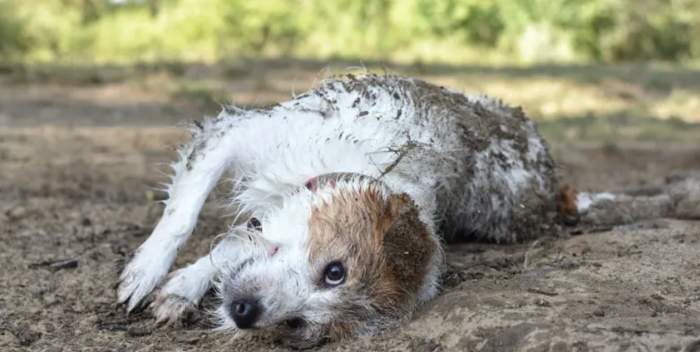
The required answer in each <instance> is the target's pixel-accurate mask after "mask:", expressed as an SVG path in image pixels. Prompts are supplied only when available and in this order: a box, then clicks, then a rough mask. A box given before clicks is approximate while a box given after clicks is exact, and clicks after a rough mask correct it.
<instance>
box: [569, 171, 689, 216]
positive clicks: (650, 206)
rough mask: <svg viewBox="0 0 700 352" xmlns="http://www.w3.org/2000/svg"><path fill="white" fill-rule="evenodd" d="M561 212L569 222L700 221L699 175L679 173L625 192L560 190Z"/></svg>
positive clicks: (570, 188)
mask: <svg viewBox="0 0 700 352" xmlns="http://www.w3.org/2000/svg"><path fill="white" fill-rule="evenodd" d="M557 207H558V213H559V215H560V217H561V219H562V221H563V222H564V224H566V225H576V224H581V225H594V226H619V225H626V224H631V223H635V222H639V221H645V220H655V219H661V218H667V219H682V220H700V176H695V175H690V174H676V175H672V176H669V177H667V178H666V183H665V184H664V185H661V186H658V187H649V188H642V189H635V190H628V191H622V192H602V193H592V192H578V191H576V190H575V189H574V188H572V187H570V186H569V185H563V186H561V187H560V189H559V198H558V201H557Z"/></svg>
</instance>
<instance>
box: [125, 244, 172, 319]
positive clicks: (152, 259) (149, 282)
mask: <svg viewBox="0 0 700 352" xmlns="http://www.w3.org/2000/svg"><path fill="white" fill-rule="evenodd" d="M148 248H149V247H148V246H147V245H146V244H144V245H142V246H141V248H139V249H138V250H137V251H136V252H135V253H134V254H132V255H131V257H130V258H129V259H128V261H127V262H126V263H125V265H124V267H123V269H122V270H121V272H120V273H119V280H118V283H117V304H120V305H126V310H127V312H132V311H134V310H135V309H137V308H139V309H140V308H143V307H144V306H145V305H147V304H145V303H146V298H147V297H148V296H149V295H150V294H151V292H152V291H153V289H154V288H155V287H156V286H157V285H158V284H159V283H160V282H161V281H162V280H163V278H165V276H166V275H167V273H168V269H169V268H170V264H171V263H170V260H168V258H167V257H166V256H165V255H164V253H163V252H158V251H150V250H148ZM151 252H155V253H151Z"/></svg>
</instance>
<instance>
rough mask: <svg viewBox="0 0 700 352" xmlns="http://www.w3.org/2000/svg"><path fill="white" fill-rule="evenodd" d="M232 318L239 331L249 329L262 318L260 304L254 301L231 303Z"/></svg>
mask: <svg viewBox="0 0 700 352" xmlns="http://www.w3.org/2000/svg"><path fill="white" fill-rule="evenodd" d="M231 317H232V318H233V321H234V322H235V323H236V326H237V327H238V328H239V329H249V328H251V327H253V324H255V322H256V321H257V320H258V317H260V304H258V302H257V301H255V300H252V299H242V300H238V301H234V302H233V303H231Z"/></svg>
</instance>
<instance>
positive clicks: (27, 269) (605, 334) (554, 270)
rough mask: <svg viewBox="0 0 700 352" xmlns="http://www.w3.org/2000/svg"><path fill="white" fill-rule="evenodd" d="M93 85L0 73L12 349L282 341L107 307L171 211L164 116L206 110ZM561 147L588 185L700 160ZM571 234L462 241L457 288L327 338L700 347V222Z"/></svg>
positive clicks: (414, 345) (1, 249) (454, 260)
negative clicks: (165, 207)
mask: <svg viewBox="0 0 700 352" xmlns="http://www.w3.org/2000/svg"><path fill="white" fill-rule="evenodd" d="M81 89H82V88H80V89H78V88H76V89H73V90H70V89H66V88H63V87H34V86H8V85H0V170H2V171H0V199H2V201H1V202H0V239H1V241H0V265H2V268H3V270H2V271H0V279H1V280H0V292H1V293H0V350H1V351H25V350H26V351H51V352H59V351H228V350H230V351H267V350H273V351H285V350H287V348H286V347H284V346H283V345H281V344H280V343H279V342H278V341H276V339H275V338H274V336H273V335H261V336H253V337H244V338H242V339H240V340H236V341H232V339H231V336H229V335H221V334H213V333H210V332H209V331H208V330H207V321H206V317H204V318H202V319H199V320H196V321H195V322H194V323H193V324H191V325H189V326H185V327H176V328H155V327H154V326H153V325H152V320H151V319H150V317H149V316H148V315H136V316H129V317H126V316H125V315H124V314H123V313H122V312H120V311H118V310H115V309H114V308H113V307H112V303H113V300H114V292H113V288H112V286H113V283H114V279H115V266H114V263H115V261H116V260H117V259H119V258H121V257H122V256H124V255H125V254H126V253H129V252H130V251H131V250H133V249H134V248H136V247H137V246H138V245H139V244H140V243H141V242H142V241H144V240H145V239H146V237H147V236H148V235H149V233H150V229H152V227H153V226H154V225H155V223H156V222H157V220H158V218H159V216H160V211H161V206H160V205H159V204H158V203H155V202H154V201H153V200H154V199H157V197H158V196H159V195H158V194H154V193H153V192H151V190H150V187H153V186H155V185H156V184H157V182H158V181H159V180H161V178H162V177H161V176H159V175H158V172H157V171H158V169H159V167H153V164H154V163H157V162H163V161H168V160H169V158H170V157H171V156H172V150H171V149H172V146H173V145H174V144H175V143H176V142H177V141H178V140H179V139H180V138H182V137H184V134H183V133H181V132H180V131H178V130H175V129H172V128H170V127H169V126H171V125H174V124H175V123H176V122H178V121H181V120H184V119H188V118H192V117H195V116H199V115H200V114H197V113H196V112H195V110H194V109H193V108H191V107H187V106H178V105H172V104H169V103H168V102H167V101H164V100H159V99H156V98H149V97H148V96H146V95H138V94H133V92H131V93H132V94H131V97H132V98H133V99H131V100H129V99H126V98H124V95H123V94H122V93H123V92H121V91H120V90H119V89H121V88H119V87H116V88H115V87H112V88H110V89H111V90H104V89H101V88H100V89H98V88H91V89H83V90H84V91H83V90H81ZM105 89H106V88H105ZM100 97H102V99H98V98H100ZM110 97H120V99H121V100H120V102H121V104H114V103H112V102H113V101H114V99H111V98H110ZM125 99H126V102H125ZM144 116H148V119H147V120H142V119H143V118H144ZM100 119H104V120H105V121H108V123H107V122H99V121H100ZM95 121H97V122H95ZM554 149H555V156H556V159H557V160H558V161H559V162H560V165H561V170H560V171H561V175H562V178H563V179H564V180H565V181H566V182H567V183H570V184H573V185H575V186H576V187H578V188H580V189H586V190H605V189H619V188H630V187H638V186H643V185H653V184H660V183H662V182H664V177H665V176H666V175H668V174H669V173H671V172H675V171H683V170H695V171H697V170H700V145H697V144H696V145H682V144H678V145H670V144H649V143H647V144H631V143H627V144H617V145H610V144H607V145H594V144H593V145H591V144H588V145H583V144H580V145H578V144H577V145H555V146H554ZM219 215H220V213H219V211H218V209H217V208H216V207H215V206H208V207H207V208H206V209H205V210H204V212H203V214H202V217H201V221H200V225H199V227H198V229H197V231H196V233H195V235H194V236H193V237H192V239H191V240H190V241H189V243H188V246H187V247H186V248H185V249H184V250H183V251H182V252H181V254H180V255H179V257H178V259H177V263H176V265H177V266H178V267H180V266H183V265H186V264H187V263H188V262H192V261H194V260H195V259H196V258H197V257H199V256H201V255H202V254H204V253H206V251H207V249H208V248H209V243H210V240H211V239H212V237H213V235H215V234H218V233H220V232H221V231H222V230H223V229H224V227H225V225H226V223H225V220H224V219H222V218H221V217H220V216H219ZM571 232H572V230H567V231H566V232H565V233H562V235H561V238H556V239H543V240H540V241H538V242H535V243H528V244H523V245H514V246H503V245H484V244H473V243H471V244H463V245H458V246H454V247H452V248H449V249H448V258H449V259H448V260H449V268H450V269H449V270H448V272H447V273H446V274H445V290H444V293H443V294H442V295H441V296H440V297H439V298H438V299H436V300H434V301H433V302H431V303H430V304H429V305H428V306H427V307H425V308H424V309H422V310H421V312H419V314H418V315H417V316H416V317H415V319H414V321H413V322H412V323H411V324H409V325H408V326H405V327H403V328H400V329H397V330H393V331H387V332H386V333H385V334H383V335H381V336H378V337H376V338H371V339H360V340H354V341H346V342H343V343H340V344H328V345H325V346H322V347H320V348H319V350H320V351H383V350H387V351H404V350H406V351H421V352H436V351H638V350H643V351H700V279H698V278H699V277H700V262H699V261H698V257H699V255H698V254H700V222H681V221H671V220H660V221H654V222H650V223H647V224H646V225H645V226H641V225H640V226H639V227H638V228H637V227H628V228H625V229H619V230H614V231H611V230H607V231H606V230H603V231H592V232H589V231H583V232H582V233H579V232H575V231H574V233H573V234H572V233H571ZM56 261H62V262H59V263H55V262H56ZM52 263H53V264H52Z"/></svg>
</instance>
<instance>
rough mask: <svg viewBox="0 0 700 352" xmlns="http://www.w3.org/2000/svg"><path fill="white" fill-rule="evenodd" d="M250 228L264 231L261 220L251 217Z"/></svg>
mask: <svg viewBox="0 0 700 352" xmlns="http://www.w3.org/2000/svg"><path fill="white" fill-rule="evenodd" d="M248 230H257V231H262V224H261V223H260V220H258V219H256V218H250V220H248Z"/></svg>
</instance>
